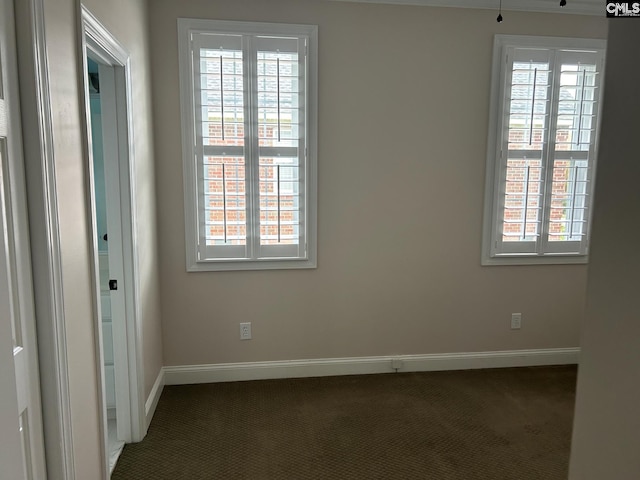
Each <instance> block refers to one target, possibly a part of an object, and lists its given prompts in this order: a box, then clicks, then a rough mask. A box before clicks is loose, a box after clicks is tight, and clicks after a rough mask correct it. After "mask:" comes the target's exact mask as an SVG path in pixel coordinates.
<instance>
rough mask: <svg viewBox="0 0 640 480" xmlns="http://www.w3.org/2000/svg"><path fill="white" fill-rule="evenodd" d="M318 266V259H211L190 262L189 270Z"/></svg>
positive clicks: (274, 268)
mask: <svg viewBox="0 0 640 480" xmlns="http://www.w3.org/2000/svg"><path fill="white" fill-rule="evenodd" d="M312 268H317V265H316V261H315V260H310V259H296V260H282V259H274V260H210V261H200V262H189V263H188V264H187V272H232V271H250V270H300V269H312Z"/></svg>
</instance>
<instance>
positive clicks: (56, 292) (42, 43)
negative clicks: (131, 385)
mask: <svg viewBox="0 0 640 480" xmlns="http://www.w3.org/2000/svg"><path fill="white" fill-rule="evenodd" d="M15 8H16V26H17V28H16V35H17V37H18V42H17V43H18V64H19V74H20V87H21V88H20V98H21V106H22V119H23V124H25V125H30V126H31V127H32V128H29V129H23V139H24V155H25V170H26V171H25V173H26V178H27V196H28V202H29V228H30V233H31V259H32V268H33V286H34V293H35V307H36V322H37V335H38V356H39V362H40V388H41V392H42V398H43V401H42V414H43V421H44V429H45V439H44V440H45V450H46V457H47V458H46V463H47V465H46V468H47V477H48V478H51V479H64V480H74V479H75V461H74V450H73V438H72V427H71V401H70V393H69V371H68V360H67V344H66V326H65V311H64V296H63V282H62V260H61V259H62V254H61V248H60V231H59V223H58V203H57V189H56V171H55V152H54V148H53V145H54V140H53V116H52V112H51V100H50V87H49V66H48V60H47V44H46V34H45V16H44V0H27V1H18V2H15Z"/></svg>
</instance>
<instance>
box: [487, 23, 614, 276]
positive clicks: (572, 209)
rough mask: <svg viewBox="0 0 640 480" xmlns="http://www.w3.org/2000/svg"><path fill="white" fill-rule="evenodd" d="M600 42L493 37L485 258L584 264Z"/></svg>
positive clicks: (498, 261)
mask: <svg viewBox="0 0 640 480" xmlns="http://www.w3.org/2000/svg"><path fill="white" fill-rule="evenodd" d="M604 49H605V45H604V41H601V40H583V39H567V38H548V37H518V36H506V35H498V36H496V40H495V43H494V71H493V84H492V95H491V97H492V99H491V105H492V112H491V118H490V129H489V141H488V145H489V146H488V158H487V185H486V192H487V193H486V199H485V222H484V245H483V263H484V264H505V263H580V262H585V261H586V258H587V253H588V245H589V230H590V228H589V227H590V225H589V220H590V218H591V203H592V193H593V187H594V180H595V161H596V147H597V137H598V113H599V111H600V99H601V94H602V72H603V63H604Z"/></svg>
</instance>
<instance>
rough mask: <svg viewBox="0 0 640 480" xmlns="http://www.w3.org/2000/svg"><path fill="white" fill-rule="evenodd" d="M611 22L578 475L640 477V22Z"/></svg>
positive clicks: (576, 437)
mask: <svg viewBox="0 0 640 480" xmlns="http://www.w3.org/2000/svg"><path fill="white" fill-rule="evenodd" d="M634 20H635V19H631V21H629V19H621V20H620V19H615V20H611V21H610V26H609V43H608V50H607V66H606V72H605V73H606V74H605V82H606V90H605V98H604V111H603V115H602V135H601V145H600V155H599V159H598V162H599V165H598V182H597V185H596V194H595V195H596V207H595V212H594V223H593V237H592V250H591V251H592V256H591V263H590V265H589V281H588V287H587V297H588V300H587V310H586V319H585V322H584V327H583V335H582V348H583V350H582V358H581V361H580V372H579V376H578V398H577V403H576V412H575V424H574V431H573V451H572V456H571V471H570V476H569V478H571V479H572V480H600V479H604V478H611V479H614V478H615V479H632V478H640V450H639V448H640V414H638V406H640V304H639V303H638V292H640V273H639V272H640V252H639V251H638V236H639V235H640V225H639V224H638V221H637V220H638V218H640V189H639V188H638V185H637V181H638V178H640V162H639V161H638V147H637V143H636V142H637V137H638V132H639V131H640V117H639V116H638V112H640V96H639V95H638V94H637V91H638V85H640V62H638V51H637V46H638V45H640V29H638V24H637V22H635V21H634Z"/></svg>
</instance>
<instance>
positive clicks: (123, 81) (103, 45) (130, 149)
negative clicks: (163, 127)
mask: <svg viewBox="0 0 640 480" xmlns="http://www.w3.org/2000/svg"><path fill="white" fill-rule="evenodd" d="M80 48H81V51H80V55H81V56H82V62H83V64H82V65H81V66H82V70H81V71H79V72H78V74H79V75H80V76H81V77H82V78H83V79H84V78H85V74H84V72H85V71H86V65H85V63H84V62H86V60H85V57H86V55H87V52H91V54H92V55H94V56H95V57H96V58H97V59H99V63H101V64H104V65H106V66H111V67H113V68H114V69H115V78H114V82H115V88H116V90H117V91H118V92H119V93H118V95H117V96H116V102H117V112H118V113H117V116H118V138H119V140H120V142H121V144H120V145H119V147H118V148H119V151H118V154H119V157H118V158H119V161H118V167H119V178H118V181H119V187H120V194H119V199H118V201H119V206H120V209H121V210H120V217H121V219H123V221H122V232H121V234H122V235H121V236H122V257H123V264H124V272H122V274H123V282H122V283H123V288H122V290H123V291H124V295H125V310H126V312H125V313H126V321H125V324H126V326H125V330H126V331H123V332H121V335H120V336H119V339H118V344H119V345H121V346H122V347H123V349H122V351H121V352H126V359H125V353H123V354H121V355H120V358H121V359H122V360H123V364H125V365H124V367H123V371H127V374H128V375H127V376H128V395H126V397H127V398H126V402H127V403H128V405H127V407H128V408H125V410H128V412H124V415H126V416H127V417H128V418H124V420H125V425H128V426H127V428H126V430H128V432H127V433H128V434H129V435H127V438H125V439H124V440H125V441H129V440H131V441H133V442H137V441H140V440H142V439H143V437H144V432H145V431H146V416H145V410H144V408H145V403H144V402H145V398H144V384H143V378H144V371H143V356H142V331H141V325H140V318H141V317H142V311H141V306H140V280H139V271H138V268H139V254H138V244H137V221H136V210H137V209H136V191H135V185H136V184H137V182H136V169H135V148H134V146H135V143H134V138H133V133H134V132H133V116H134V111H133V99H132V83H131V61H130V56H129V53H128V52H127V50H126V49H125V48H124V46H123V45H122V44H121V43H120V42H119V41H118V40H117V39H116V37H115V36H114V35H112V34H111V33H110V32H109V30H108V29H107V28H106V27H105V26H104V25H103V24H102V23H101V22H100V21H99V20H98V19H97V18H96V17H95V16H94V15H93V14H92V13H91V11H90V10H89V9H87V7H86V6H85V5H84V4H81V5H80ZM85 81H86V80H85ZM87 91H88V89H87V88H85V95H86V92H87ZM84 100H85V115H86V116H87V118H89V115H90V114H89V109H88V98H85V99H84ZM85 129H86V130H85V154H86V156H87V158H88V159H90V158H91V148H90V144H89V140H90V139H89V133H90V130H89V125H88V124H87V125H86V126H85ZM91 168H92V167H91V164H90V162H87V169H88V172H89V175H88V178H91V176H92V175H91ZM88 201H89V202H90V201H91V198H90V197H89V198H88ZM92 215H93V214H92ZM125 220H126V221H125ZM91 222H93V217H92V218H91ZM94 251H97V244H96V245H94ZM97 291H98V292H99V288H97ZM98 340H99V339H98ZM114 341H115V339H114ZM98 345H101V344H100V343H98ZM99 363H100V362H99ZM98 368H99V369H100V368H102V366H101V365H98ZM125 380H126V379H125ZM123 390H124V388H123ZM123 396H124V395H123ZM122 403H123V402H121V404H122ZM122 415H123V412H121V411H119V412H118V420H121V419H123V417H122Z"/></svg>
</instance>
